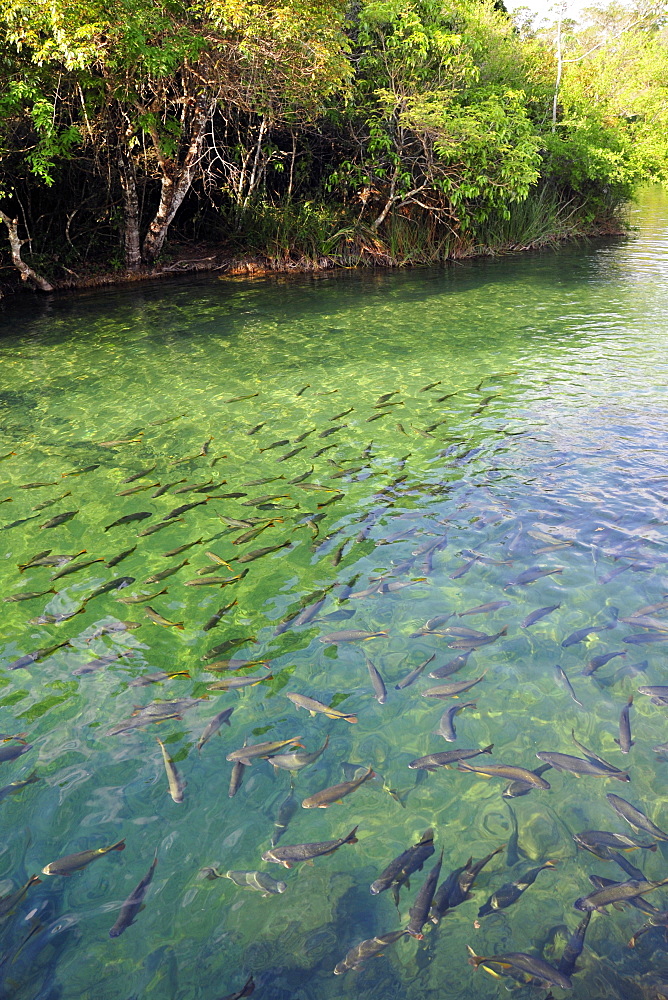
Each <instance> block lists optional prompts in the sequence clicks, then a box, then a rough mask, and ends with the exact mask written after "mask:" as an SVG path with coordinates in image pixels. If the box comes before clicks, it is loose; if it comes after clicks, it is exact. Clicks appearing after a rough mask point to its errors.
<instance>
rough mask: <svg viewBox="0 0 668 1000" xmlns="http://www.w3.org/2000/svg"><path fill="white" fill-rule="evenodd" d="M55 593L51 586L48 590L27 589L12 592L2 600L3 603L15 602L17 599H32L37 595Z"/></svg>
mask: <svg viewBox="0 0 668 1000" xmlns="http://www.w3.org/2000/svg"><path fill="white" fill-rule="evenodd" d="M55 593H56V591H55V590H54V589H53V587H51V589H50V590H40V591H39V592H36V591H27V592H24V593H22V594H12V595H11V597H3V601H5V603H9V604H15V603H16V602H17V601H32V600H34V599H35V598H37V597H45V596H46V594H55Z"/></svg>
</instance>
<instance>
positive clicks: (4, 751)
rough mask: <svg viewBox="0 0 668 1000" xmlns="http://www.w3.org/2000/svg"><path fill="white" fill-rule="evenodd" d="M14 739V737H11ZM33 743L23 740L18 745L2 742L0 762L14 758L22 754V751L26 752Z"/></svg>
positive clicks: (3, 762) (30, 748)
mask: <svg viewBox="0 0 668 1000" xmlns="http://www.w3.org/2000/svg"><path fill="white" fill-rule="evenodd" d="M11 738H12V739H14V737H11ZM32 748H33V744H32V743H26V742H25V740H24V741H23V742H22V743H19V744H18V745H14V744H12V745H8V744H6V743H3V744H2V746H0V764H5V763H6V762H7V761H9V760H16V758H17V757H21V756H23V754H24V753H28V750H32Z"/></svg>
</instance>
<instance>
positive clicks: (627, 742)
mask: <svg viewBox="0 0 668 1000" xmlns="http://www.w3.org/2000/svg"><path fill="white" fill-rule="evenodd" d="M632 704H633V695H631V697H630V698H629V700H628V702H627V703H626V705H624V708H623V709H622V711H621V713H620V716H619V739H616V738H615V743H617V744H618V746H619V749H620V750H621V751H622V753H628V752H629V750H630V749H631V747H632V746H633V740H632V739H631V721H630V719H629V713H630V711H631V705H632Z"/></svg>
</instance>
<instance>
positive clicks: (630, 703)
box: [626, 695, 633, 705]
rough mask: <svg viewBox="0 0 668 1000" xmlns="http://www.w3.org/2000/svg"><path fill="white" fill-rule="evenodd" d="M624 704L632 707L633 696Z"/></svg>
mask: <svg viewBox="0 0 668 1000" xmlns="http://www.w3.org/2000/svg"><path fill="white" fill-rule="evenodd" d="M626 704H627V705H632V704H633V695H631V696H630V698H629V700H628V701H627V703H626Z"/></svg>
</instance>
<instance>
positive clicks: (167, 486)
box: [151, 479, 185, 499]
mask: <svg viewBox="0 0 668 1000" xmlns="http://www.w3.org/2000/svg"><path fill="white" fill-rule="evenodd" d="M179 483H185V479H177V480H176V481H175V482H173V483H165V484H164V485H163V486H160V487H159V488H158V489H157V490H156V491H155V493H151V497H152V498H154V499H155V497H161V496H162V495H163V494H164V493H166V492H167V490H171V488H172V486H178V485H179Z"/></svg>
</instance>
